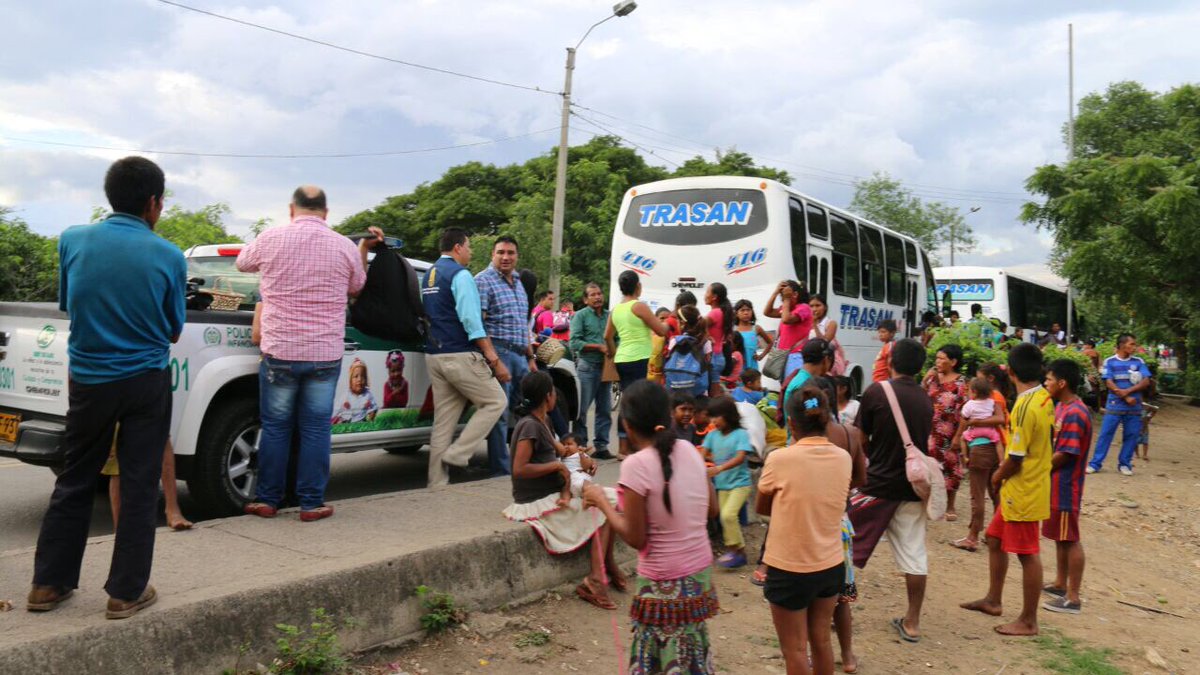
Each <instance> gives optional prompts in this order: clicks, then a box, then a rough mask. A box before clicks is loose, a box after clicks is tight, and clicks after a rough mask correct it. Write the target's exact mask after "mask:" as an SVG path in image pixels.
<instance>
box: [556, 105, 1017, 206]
mask: <svg viewBox="0 0 1200 675" xmlns="http://www.w3.org/2000/svg"><path fill="white" fill-rule="evenodd" d="M571 106H572V107H577V108H579V109H581V110H587V111H589V112H592V113H595V114H597V115H601V116H604V117H607V118H609V119H613V120H616V121H618V122H622V123H624V124H625V125H626V126H633V127H638V128H641V129H646V130H648V131H651V132H654V133H656V134H660V135H662V136H666V137H669V138H674V139H677V140H681V141H684V142H686V143H689V144H692V145H694V146H697V147H701V148H705V149H708V148H711V147H712V146H711V144H708V143H704V142H701V141H696V140H694V139H690V138H687V137H684V136H680V135H678V134H673V133H671V132H667V131H663V130H662V129H656V128H654V127H651V126H648V125H645V124H641V123H640V122H634V121H632V120H627V119H624V118H622V117H618V116H616V115H613V114H611V113H607V112H604V111H602V110H597V109H595V108H590V107H587V106H584V105H580V104H578V103H572V104H571ZM626 133H631V134H634V135H638V136H641V137H643V138H652V137H651V136H648V135H646V134H644V133H640V134H639V133H636V132H629V131H626ZM660 142H661V141H660ZM753 154H754V155H755V156H756V157H758V158H759V159H762V160H766V161H768V162H773V163H777V164H787V165H790V166H795V167H798V168H800V169H805V170H807V171H810V172H814V171H815V172H819V173H797V175H799V176H804V177H808V178H813V179H815V180H821V181H825V182H828V183H833V184H835V185H849V186H851V187H853V185H854V182H856V181H861V180H867V179H868V178H867V177H866V176H862V175H859V174H853V173H845V172H840V171H831V170H829V169H823V168H820V167H815V166H810V165H806V164H800V163H798V162H794V161H791V160H786V159H780V158H774V157H767V156H764V155H761V154H758V153H753ZM822 174H829V175H828V176H826V175H822ZM847 179H849V181H850V182H847ZM905 187H906V188H917V189H915V190H910V191H911V192H913V194H915V195H916V196H922V197H929V198H935V199H938V198H940V199H951V200H958V201H973V200H974V201H988V202H993V203H1019V202H1024V201H1025V195H1024V193H1020V192H1009V191H999V190H972V189H965V188H952V187H946V186H942V185H930V184H925V183H905Z"/></svg>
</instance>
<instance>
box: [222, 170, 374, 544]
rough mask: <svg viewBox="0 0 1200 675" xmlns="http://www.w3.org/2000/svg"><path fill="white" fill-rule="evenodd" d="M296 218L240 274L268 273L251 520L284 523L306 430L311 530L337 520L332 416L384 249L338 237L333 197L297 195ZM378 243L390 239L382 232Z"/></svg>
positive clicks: (302, 468) (303, 473) (304, 489)
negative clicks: (349, 307) (351, 303)
mask: <svg viewBox="0 0 1200 675" xmlns="http://www.w3.org/2000/svg"><path fill="white" fill-rule="evenodd" d="M289 212H290V215H291V222H290V223H289V224H287V225H285V226H283V227H275V228H271V229H269V230H267V231H265V232H263V233H262V234H260V235H259V236H258V237H257V238H255V240H254V241H253V242H251V243H250V244H248V245H247V246H246V247H245V248H243V249H242V252H241V253H240V254H238V258H237V268H238V269H239V270H241V271H243V272H258V273H259V277H260V284H259V292H260V293H261V294H262V302H263V312H262V344H261V347H262V361H261V363H260V364H259V370H258V386H259V409H260V414H261V417H262V437H261V439H260V440H259V444H258V488H257V493H256V495H255V498H254V501H253V502H251V503H250V504H247V505H246V513H251V514H254V515H256V516H261V517H263V518H272V517H274V516H275V513H276V511H277V510H278V508H279V505H280V504H281V503H282V502H283V497H284V486H285V482H286V477H287V465H288V455H289V450H290V447H291V441H292V429H293V428H297V429H299V431H300V456H299V458H298V460H297V467H296V493H297V496H298V497H299V498H300V520H302V521H305V522H308V521H313V520H320V519H322V518H328V517H329V516H331V515H333V507H331V506H328V505H326V504H325V485H326V483H328V482H329V453H330V431H329V413H330V411H331V410H333V399H334V395H335V390H336V388H337V381H338V375H339V374H340V372H341V366H342V352H343V350H344V349H345V346H344V344H343V337H344V335H345V331H346V303H347V300H348V299H349V298H350V297H353V296H355V295H358V292H359V291H361V290H362V287H363V284H364V283H365V282H366V266H367V247H368V246H371V245H374V242H375V241H377V239H376V240H371V239H364V240H363V241H361V242H359V246H358V247H357V249H356V248H355V246H354V244H353V243H352V242H351V241H350V240H349V239H347V238H346V237H344V236H342V235H340V234H338V233H337V232H334V231H333V230H331V229H330V228H329V225H328V224H326V222H325V217H326V216H327V215H328V213H329V209H328V208H327V207H326V199H325V192H324V191H322V190H321V188H318V187H315V186H311V185H306V186H302V187H299V188H297V189H296V192H295V194H293V195H292V203H291V206H290V207H289ZM372 234H374V235H375V236H376V237H377V238H379V239H382V237H383V233H382V232H380V231H379V230H378V228H372Z"/></svg>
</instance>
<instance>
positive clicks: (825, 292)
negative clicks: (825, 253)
mask: <svg viewBox="0 0 1200 675" xmlns="http://www.w3.org/2000/svg"><path fill="white" fill-rule="evenodd" d="M817 279H818V280H819V281H818V284H819V287H820V289H821V296H822V297H824V298H828V297H829V261H828V260H826V259H824V258H821V274H820V276H819V277H817Z"/></svg>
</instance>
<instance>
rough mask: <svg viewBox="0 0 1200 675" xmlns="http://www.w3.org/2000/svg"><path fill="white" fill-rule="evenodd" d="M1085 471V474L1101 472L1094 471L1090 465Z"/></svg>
mask: <svg viewBox="0 0 1200 675" xmlns="http://www.w3.org/2000/svg"><path fill="white" fill-rule="evenodd" d="M1083 471H1084V473H1096V472H1097V471H1099V469H1093V468H1092V465H1091V464H1088V467H1087V468H1086V469H1084V470H1083Z"/></svg>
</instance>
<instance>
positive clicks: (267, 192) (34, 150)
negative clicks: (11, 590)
mask: <svg viewBox="0 0 1200 675" xmlns="http://www.w3.org/2000/svg"><path fill="white" fill-rule="evenodd" d="M195 1H196V4H197V5H198V6H200V7H203V8H205V9H211V10H213V11H217V12H222V13H227V14H229V15H231V16H234V17H237V18H239V19H243V20H246V21H253V22H258V23H262V24H265V25H269V26H273V27H277V28H279V29H281V30H287V31H292V32H296V33H301V34H305V35H310V36H312V37H313V38H315V39H320V40H326V41H329V42H335V43H339V44H344V45H347V46H350V47H353V48H357V49H362V50H365V51H369V52H373V53H377V54H382V55H387V56H392V57H395V58H401V59H405V60H410V61H415V62H420V63H427V64H431V65H436V66H438V67H442V68H448V69H455V70H461V71H465V72H469V73H473V74H478V75H481V76H485V77H490V78H496V79H500V80H505V81H511V82H516V83H520V84H529V85H534V86H539V87H542V88H544V89H545V90H546V91H548V92H551V93H552V92H556V91H558V89H559V88H560V87H561V86H562V76H563V70H562V68H563V58H564V52H563V48H564V47H566V46H568V45H574V44H575V43H576V42H577V41H578V40H579V38H580V37H581V36H582V35H583V32H584V31H585V30H587V28H588V26H590V25H592V24H593V23H595V22H596V21H598V20H599V19H601V18H603V17H604V16H605V14H606V13H607V12H608V11H610V7H611V1H610V0H523V1H522V2H519V3H516V2H488V3H480V2H476V1H470V0H422V1H421V2H415V3H393V2H387V1H386V0H363V1H362V2H358V3H354V4H353V5H351V6H349V7H347V6H344V5H338V4H336V3H335V4H330V3H325V2H319V1H318V0H294V1H293V2H288V3H276V4H258V3H250V2H246V1H245V0H227V1H226V2H224V3H213V2H209V1H208V0H203V1H202V0H195ZM15 11H16V21H17V23H18V24H20V25H22V26H23V27H25V29H24V30H23V31H22V32H21V33H20V34H19V35H15V36H13V39H14V40H15V41H17V42H16V43H15V44H16V46H17V48H15V49H13V50H11V53H12V54H14V56H13V58H19V59H21V61H19V62H17V67H14V68H11V69H9V68H6V69H5V72H4V73H3V74H0V138H3V137H18V138H37V139H42V140H51V141H62V142H73V143H85V144H95V145H110V146H114V147H141V148H151V147H152V148H159V149H185V150H200V151H207V152H213V151H232V152H247V153H282V154H292V153H314V152H336V151H342V152H373V151H380V150H395V149H404V148H419V147H430V146H439V145H450V144H455V143H464V142H474V141H478V140H484V139H492V138H498V137H505V136H510V135H517V134H523V133H528V132H530V131H533V130H538V129H546V128H551V127H554V126H556V125H557V123H558V115H559V99H558V98H557V97H556V96H553V95H547V94H538V93H530V92H525V91H520V90H516V89H511V88H504V87H496V86H491V85H486V84H482V83H478V82H472V81H468V80H462V79H457V78H451V77H446V76H444V75H438V74H434V73H428V72H424V71H420V70H415V69H411V68H406V67H403V66H400V65H397V64H393V63H388V62H384V61H380V60H375V59H368V58H364V57H361V56H356V55H353V54H347V53H344V52H339V51H335V50H331V49H328V48H324V47H320V46H317V45H312V44H307V43H304V42H300V41H296V40H293V39H290V38H287V37H284V36H280V35H276V34H272V33H268V32H264V31H259V30H254V29H251V28H247V27H245V26H239V25H235V24H232V23H229V22H225V21H220V20H217V19H214V18H212V17H207V16H202V15H199V14H195V13H191V12H187V11H184V10H179V9H176V8H172V7H168V6H164V5H161V4H159V3H153V2H148V1H147V0H113V3H111V4H109V3H89V2H84V1H83V0H75V1H74V2H63V3H41V4H37V5H27V6H22V7H20V8H18V9H16V10H15ZM1068 22H1073V23H1074V24H1075V28H1076V48H1077V64H1078V67H1077V72H1076V76H1077V92H1078V95H1079V96H1082V95H1083V94H1085V93H1087V92H1091V91H1096V90H1098V89H1102V88H1103V87H1105V86H1106V85H1107V84H1108V83H1109V82H1110V81H1113V80H1118V79H1137V80H1140V81H1142V82H1144V83H1145V84H1146V85H1147V86H1150V87H1153V88H1159V89H1162V88H1166V87H1170V86H1172V85H1175V84H1179V83H1181V82H1184V81H1186V80H1187V78H1189V77H1192V76H1193V72H1192V70H1191V69H1190V68H1189V66H1190V64H1192V63H1195V62H1196V60H1197V56H1198V52H1200V46H1197V43H1196V41H1195V40H1194V39H1193V37H1194V35H1195V34H1196V32H1197V31H1198V30H1200V8H1196V7H1194V6H1193V5H1191V4H1188V3H1182V2H1154V3H1150V2H1147V3H1138V4H1137V5H1136V6H1134V5H1126V4H1123V3H1116V2H1101V3H1095V4H1090V5H1087V6H1086V7H1085V8H1084V9H1081V10H1077V9H1072V8H1070V7H1067V8H1064V7H1061V6H1059V5H1056V4H1054V3H1045V2H1033V1H1032V0H1018V1H1015V2H1013V3H1005V4H1004V5H994V4H992V5H989V4H986V3H983V4H979V3H962V2H958V1H955V0H930V1H929V2H925V3H918V4H913V3H909V4H907V5H898V4H896V3H892V2H885V1H884V0H864V1H863V2H856V3H845V2H838V1H837V0H814V1H811V2H804V3H798V2H794V1H793V0H762V1H761V2H755V3H729V2H727V1H724V0H691V1H689V0H654V1H653V2H651V1H650V0H647V1H646V2H644V3H642V5H641V6H640V7H639V8H638V10H637V11H636V12H635V13H634V14H632V15H630V16H629V17H625V18H621V19H614V20H613V21H609V22H607V23H605V24H604V25H603V26H600V27H598V28H597V29H596V30H595V31H594V32H593V34H592V35H591V36H590V37H589V38H588V40H587V42H585V43H584V46H583V48H582V49H581V50H580V52H579V55H578V59H577V64H576V72H575V82H574V89H575V97H576V100H577V102H579V103H582V104H583V105H586V106H589V107H594V108H597V109H599V110H602V111H605V112H608V113H611V114H614V115H617V116H618V117H620V118H622V120H613V119H611V118H606V117H602V116H599V115H594V114H593V115H589V116H591V117H592V118H593V119H595V120H596V121H598V122H601V123H602V124H604V125H605V126H608V127H610V128H612V129H614V130H617V131H619V132H620V133H622V134H628V135H629V138H630V139H632V140H635V141H637V142H638V143H641V144H644V145H648V146H657V147H656V149H655V152H656V153H657V155H658V156H657V157H651V158H648V159H649V160H650V161H651V162H653V163H656V164H666V162H665V160H663V159H660V158H668V159H670V160H673V161H676V162H680V161H683V160H684V159H686V158H687V157H689V156H691V155H694V154H697V153H702V154H711V151H712V149H713V148H714V147H716V146H720V147H729V146H737V147H738V148H739V149H740V150H743V151H747V152H751V153H752V154H757V155H759V156H760V157H764V158H771V159H769V160H768V159H763V160H762V162H763V163H765V164H770V165H776V166H779V167H780V168H784V169H787V170H789V171H791V172H793V174H794V175H795V176H796V184H797V186H798V187H800V188H801V189H803V190H804V191H806V192H809V193H812V194H813V195H814V196H817V197H819V198H822V199H824V200H826V201H832V202H836V203H845V202H846V201H848V199H849V196H850V189H849V188H848V187H847V186H846V184H845V183H846V182H848V181H849V180H850V176H848V175H844V174H849V175H857V176H865V175H869V174H870V173H872V172H873V171H876V170H886V171H889V172H891V173H892V174H893V175H894V176H896V177H898V178H901V179H903V180H905V181H906V182H908V183H909V184H910V185H914V186H919V187H916V189H917V190H918V193H919V194H921V195H923V196H925V197H927V198H936V199H943V200H945V201H948V202H949V203H952V204H956V205H960V206H963V207H967V206H974V205H980V206H983V210H982V211H980V212H979V213H977V214H973V215H972V216H970V222H971V223H972V225H973V226H974V227H975V228H976V231H977V232H978V233H979V234H980V235H981V247H980V251H979V252H978V253H975V254H970V255H964V256H962V259H961V260H960V262H966V263H980V264H989V265H991V264H995V265H1002V266H1009V265H1018V264H1035V265H1042V264H1043V263H1044V260H1045V257H1046V255H1047V254H1048V252H1049V249H1050V242H1049V240H1048V238H1047V237H1046V236H1045V235H1044V233H1037V232H1035V231H1034V230H1033V229H1032V228H1029V227H1027V226H1024V225H1021V224H1019V223H1018V222H1017V214H1018V211H1019V208H1020V204H1021V202H1022V201H1023V200H1024V199H1026V197H1024V196H1023V192H1024V191H1023V184H1024V181H1025V179H1026V178H1027V177H1028V176H1029V174H1030V173H1031V172H1032V170H1033V168H1034V167H1036V166H1038V165H1040V164H1044V163H1046V162H1053V161H1060V160H1061V159H1062V157H1063V147H1062V141H1061V137H1060V129H1061V125H1062V123H1063V120H1064V118H1065V115H1066V91H1065V87H1066V24H1067V23H1068ZM133 25H138V26H146V27H147V29H146V30H145V31H142V32H139V34H138V35H139V38H138V39H137V40H134V39H131V37H130V34H129V31H125V32H122V30H121V26H133ZM584 114H587V113H586V112H585V113H584ZM635 124H640V125H646V126H649V127H653V128H655V129H661V130H664V131H666V132H669V133H670V134H671V136H666V135H663V134H659V133H656V132H653V131H649V130H647V129H645V128H642V127H638V126H635ZM573 125H574V126H575V128H576V129H578V130H583V129H585V128H588V127H587V125H586V124H584V123H583V122H582V121H580V120H577V121H575V122H573ZM586 137H587V136H586V135H585V134H582V133H578V134H575V135H573V137H572V138H573V141H575V142H580V141H582V140H584V139H585V138H586ZM555 140H556V137H555V134H553V133H548V134H543V135H541V136H536V137H532V138H528V139H523V140H519V141H513V142H509V143H503V144H498V145H492V146H482V147H479V148H473V149H466V150H456V151H452V152H445V153H436V154H428V155H406V156H397V157H391V158H378V159H360V160H266V159H222V158H188V157H162V158H160V159H161V162H162V163H163V165H164V166H165V167H166V168H167V171H168V180H169V181H170V182H171V184H172V189H173V190H174V191H175V195H176V201H177V202H178V203H181V204H183V205H185V206H186V207H189V208H196V207H199V206H201V205H203V204H205V203H211V202H214V201H225V202H227V203H229V204H230V205H231V207H232V208H233V212H234V217H235V219H236V225H237V226H238V227H244V226H245V225H246V224H248V223H249V222H251V221H253V220H254V219H256V218H258V217H261V216H273V217H275V218H276V219H277V220H278V219H282V217H283V214H282V211H283V207H284V205H285V204H286V200H287V196H288V195H289V194H290V192H291V190H292V189H293V188H294V187H295V186H296V185H297V184H300V183H303V182H318V183H321V184H322V185H323V186H325V187H326V188H327V190H328V191H329V193H330V196H331V200H332V204H333V206H334V214H335V218H336V217H340V216H344V215H348V214H349V213H352V212H354V211H356V210H359V209H362V208H366V207H369V206H372V205H374V204H376V203H378V202H379V201H381V200H383V199H384V198H386V197H387V196H390V195H393V194H398V193H401V192H404V191H407V190H409V189H411V188H412V187H413V186H414V185H415V184H417V183H420V182H422V181H428V180H433V179H435V178H437V177H438V176H439V175H440V174H441V172H442V171H444V170H445V168H447V167H449V166H451V165H454V164H458V163H461V162H464V161H468V160H471V159H478V160H480V161H488V162H495V163H508V162H519V161H524V160H525V159H527V158H529V157H531V156H533V155H535V154H538V153H541V152H545V151H546V150H548V149H549V148H550V147H552V145H553V143H554V142H555ZM0 153H2V154H3V161H2V162H0V202H3V203H5V204H11V205H14V206H17V207H18V208H19V209H21V212H22V213H23V215H24V217H26V218H27V219H28V220H29V221H30V223H31V224H32V225H33V226H34V227H36V228H38V229H39V230H41V231H47V232H53V231H56V230H58V229H61V228H62V227H63V226H65V225H66V224H68V223H69V222H73V221H72V220H71V218H72V215H73V214H76V213H80V214H83V215H84V216H85V217H86V214H87V213H88V212H90V209H91V207H92V206H94V205H96V204H99V203H102V202H103V195H102V192H101V191H100V189H99V187H100V183H101V181H102V174H103V167H104V164H105V163H106V162H107V161H108V160H110V159H111V158H112V157H114V156H116V155H117V154H119V153H112V152H96V151H83V150H80V151H71V150H68V149H65V148H55V147H50V146H36V145H30V144H25V143H17V142H12V141H6V140H0ZM831 172H832V173H831ZM962 190H971V191H989V192H987V193H964V192H961V191H962ZM955 197H958V198H959V199H955Z"/></svg>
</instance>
